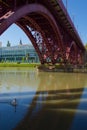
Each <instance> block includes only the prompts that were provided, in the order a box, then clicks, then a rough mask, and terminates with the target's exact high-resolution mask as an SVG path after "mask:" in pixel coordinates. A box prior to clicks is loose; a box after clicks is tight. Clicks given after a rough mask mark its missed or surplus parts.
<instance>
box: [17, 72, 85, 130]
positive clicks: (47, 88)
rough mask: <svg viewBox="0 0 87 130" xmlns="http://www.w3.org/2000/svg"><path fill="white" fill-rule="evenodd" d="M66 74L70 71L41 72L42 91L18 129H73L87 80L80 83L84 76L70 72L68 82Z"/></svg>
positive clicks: (34, 99)
mask: <svg viewBox="0 0 87 130" xmlns="http://www.w3.org/2000/svg"><path fill="white" fill-rule="evenodd" d="M65 76H66V74H65V75H64V76H63V74H59V75H58V74H51V73H46V74H45V75H44V73H40V74H39V78H40V84H39V87H38V90H37V92H36V94H35V96H34V98H33V100H32V103H31V106H30V108H29V110H28V113H27V115H26V116H25V117H24V120H22V121H21V122H20V123H19V125H18V126H17V127H16V128H15V130H24V129H26V130H48V129H50V130H58V129H60V130H68V129H69V127H70V125H71V123H72V120H73V117H74V114H75V112H76V108H77V106H78V104H79V102H80V97H81V95H82V92H83V87H84V83H85V80H84V79H83V80H84V82H83V83H82V84H80V83H79V81H80V80H82V75H78V77H77V75H76V76H75V75H71V74H70V75H67V76H69V77H67V78H69V80H67V81H66V78H65ZM75 81H77V82H76V84H74V82H75ZM72 82H73V84H72ZM73 85H74V86H73Z"/></svg>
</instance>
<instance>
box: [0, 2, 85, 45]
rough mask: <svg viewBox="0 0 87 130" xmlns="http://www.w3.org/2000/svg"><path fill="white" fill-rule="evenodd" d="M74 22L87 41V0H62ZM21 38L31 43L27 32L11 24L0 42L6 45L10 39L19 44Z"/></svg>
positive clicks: (13, 43) (25, 42) (12, 43)
mask: <svg viewBox="0 0 87 130" xmlns="http://www.w3.org/2000/svg"><path fill="white" fill-rule="evenodd" d="M62 1H63V2H64V4H65V6H66V2H67V10H68V12H69V14H70V17H71V19H72V20H73V22H74V25H75V27H76V29H77V30H78V33H79V35H80V37H81V39H82V41H83V43H84V44H85V43H87V0H62ZM20 39H21V40H22V42H23V43H24V44H28V43H30V41H29V39H28V37H27V36H26V35H25V33H24V32H23V31H22V30H21V29H20V28H19V27H17V26H16V25H15V24H13V25H11V26H10V27H9V28H8V29H7V30H6V31H5V32H4V33H3V34H2V35H1V36H0V42H2V44H3V46H6V44H7V41H8V40H9V41H10V43H11V45H18V44H19V41H20Z"/></svg>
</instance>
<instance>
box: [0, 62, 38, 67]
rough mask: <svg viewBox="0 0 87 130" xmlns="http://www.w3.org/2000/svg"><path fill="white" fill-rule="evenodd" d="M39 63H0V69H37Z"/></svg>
mask: <svg viewBox="0 0 87 130" xmlns="http://www.w3.org/2000/svg"><path fill="white" fill-rule="evenodd" d="M39 65H40V63H0V67H38V66H39Z"/></svg>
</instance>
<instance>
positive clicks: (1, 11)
mask: <svg viewBox="0 0 87 130" xmlns="http://www.w3.org/2000/svg"><path fill="white" fill-rule="evenodd" d="M13 23H15V24H16V25H18V26H19V27H20V28H21V29H22V30H23V31H24V32H25V33H26V35H27V36H28V37H29V39H30V40H31V42H32V44H33V46H34V48H35V50H36V52H37V53H38V56H39V59H40V61H41V64H45V63H52V64H56V63H58V62H60V60H62V61H63V62H64V63H66V62H69V63H71V64H82V63H83V61H84V60H83V59H84V58H83V57H84V52H85V47H84V45H83V43H82V41H81V39H80V37H79V35H78V32H77V30H76V28H75V26H74V24H73V22H72V20H71V18H70V16H69V14H68V12H67V10H66V8H65V7H64V4H63V2H62V0H0V35H1V34H2V33H3V32H4V31H5V30H6V29H8V28H9V26H10V25H12V24H13ZM14 38H15V32H14Z"/></svg>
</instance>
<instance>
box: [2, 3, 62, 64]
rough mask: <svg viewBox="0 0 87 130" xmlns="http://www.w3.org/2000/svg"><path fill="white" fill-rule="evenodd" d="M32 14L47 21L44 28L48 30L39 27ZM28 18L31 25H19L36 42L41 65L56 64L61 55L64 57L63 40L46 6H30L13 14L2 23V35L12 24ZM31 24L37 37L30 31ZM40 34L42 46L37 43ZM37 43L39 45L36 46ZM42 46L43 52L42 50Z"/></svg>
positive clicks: (22, 23)
mask: <svg viewBox="0 0 87 130" xmlns="http://www.w3.org/2000/svg"><path fill="white" fill-rule="evenodd" d="M32 14H33V17H37V16H38V17H39V16H40V17H42V19H44V20H45V22H46V27H45V26H44V28H46V29H43V27H42V26H41V25H39V24H40V22H38V23H37V21H35V20H33V18H32ZM26 16H27V21H30V25H29V22H28V24H27V23H26V22H25V23H24V22H21V24H20V23H19V25H21V27H22V28H26V30H27V31H25V32H26V34H27V35H28V36H30V35H29V34H30V33H31V35H32V37H33V39H34V40H31V41H34V43H33V44H34V47H35V46H37V47H38V49H37V50H36V51H37V53H38V54H39V57H40V60H41V63H48V62H51V63H53V64H54V63H56V62H57V58H58V55H59V53H61V56H63V55H62V54H63V53H62V52H63V44H62V38H61V35H60V31H59V28H58V26H57V23H56V21H55V19H54V17H53V16H52V14H51V13H50V12H49V11H48V10H47V9H46V8H45V7H44V6H42V5H40V4H29V5H26V6H24V7H22V8H20V9H19V10H17V11H15V12H12V14H11V16H9V17H8V18H7V19H6V20H5V21H4V22H2V24H1V29H0V34H1V33H3V32H4V31H5V30H6V29H7V28H8V27H9V26H10V25H11V24H12V23H18V22H17V21H22V19H23V18H24V19H26ZM31 23H32V27H33V30H34V34H35V33H37V34H35V35H34V34H33V33H32V30H31V29H30V30H29V27H30V26H31ZM30 28H31V27H30ZM28 33H29V34H28ZM38 34H39V35H41V37H42V43H41V44H39V43H37V41H36V40H37V39H36V37H37V35H38ZM39 40H41V39H39ZM35 42H36V44H37V45H35ZM40 46H42V51H41V49H40ZM35 49H36V47H35ZM62 58H63V57H62Z"/></svg>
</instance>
